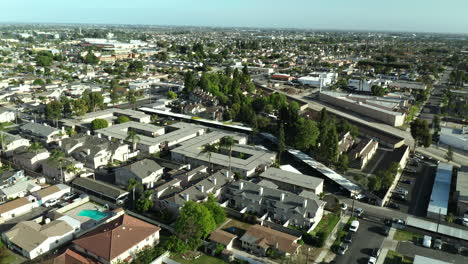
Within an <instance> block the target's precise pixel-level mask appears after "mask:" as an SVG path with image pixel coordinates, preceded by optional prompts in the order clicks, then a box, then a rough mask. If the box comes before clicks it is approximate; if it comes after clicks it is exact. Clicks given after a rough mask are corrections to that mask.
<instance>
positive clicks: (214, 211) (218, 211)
mask: <svg viewBox="0 0 468 264" xmlns="http://www.w3.org/2000/svg"><path fill="white" fill-rule="evenodd" d="M203 206H205V207H206V208H207V209H208V210H209V211H210V212H211V215H212V216H213V219H214V221H215V223H216V225H218V226H219V225H221V224H222V223H224V221H226V211H224V208H222V207H221V205H219V203H218V201H216V198H215V197H214V196H213V194H211V193H210V194H208V201H206V202H205V203H203Z"/></svg>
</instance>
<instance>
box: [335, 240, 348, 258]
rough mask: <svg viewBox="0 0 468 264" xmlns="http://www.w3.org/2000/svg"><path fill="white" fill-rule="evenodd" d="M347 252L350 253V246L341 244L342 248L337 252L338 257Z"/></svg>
mask: <svg viewBox="0 0 468 264" xmlns="http://www.w3.org/2000/svg"><path fill="white" fill-rule="evenodd" d="M346 251H348V244H346V243H341V244H340V246H339V247H338V250H337V251H336V253H337V254H338V255H344V254H345V253H346Z"/></svg>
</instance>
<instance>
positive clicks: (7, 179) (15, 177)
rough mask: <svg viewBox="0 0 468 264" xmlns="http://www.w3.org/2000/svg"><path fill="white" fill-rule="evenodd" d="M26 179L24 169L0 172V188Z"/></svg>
mask: <svg viewBox="0 0 468 264" xmlns="http://www.w3.org/2000/svg"><path fill="white" fill-rule="evenodd" d="M24 180H27V178H26V176H25V175H24V170H10V171H4V172H1V173H0V189H3V188H5V187H8V186H11V185H13V184H15V183H18V182H20V181H24Z"/></svg>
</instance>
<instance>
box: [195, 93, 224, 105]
mask: <svg viewBox="0 0 468 264" xmlns="http://www.w3.org/2000/svg"><path fill="white" fill-rule="evenodd" d="M189 100H190V101H191V102H192V103H193V104H195V105H196V104H201V105H206V106H217V105H218V103H219V101H218V98H217V97H216V96H214V95H212V94H211V93H209V92H206V91H204V90H202V89H195V90H193V91H192V92H191V93H190V96H189Z"/></svg>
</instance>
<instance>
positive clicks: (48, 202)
mask: <svg viewBox="0 0 468 264" xmlns="http://www.w3.org/2000/svg"><path fill="white" fill-rule="evenodd" d="M57 203H58V200H55V199H50V200H49V201H47V202H45V203H44V206H45V207H52V206H54V205H56V204H57Z"/></svg>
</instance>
